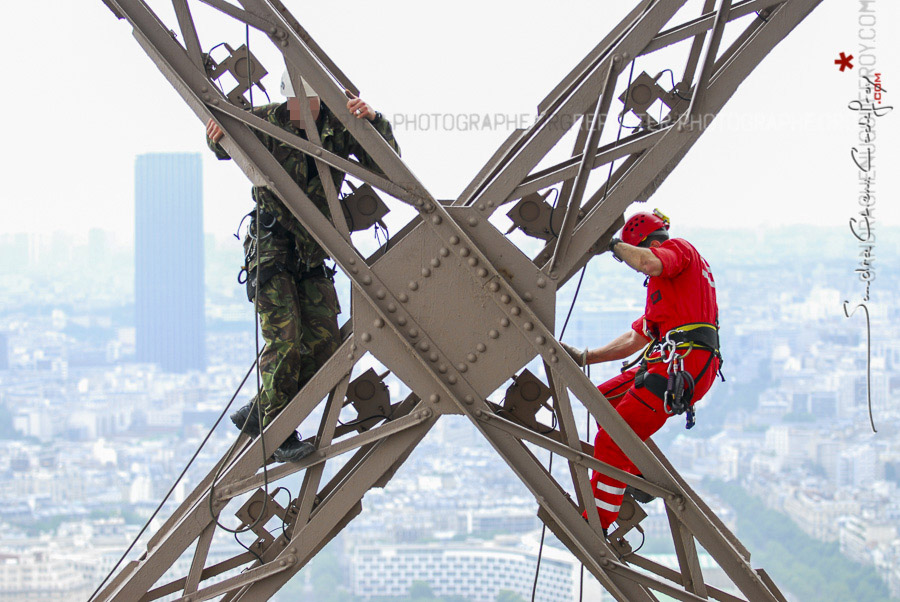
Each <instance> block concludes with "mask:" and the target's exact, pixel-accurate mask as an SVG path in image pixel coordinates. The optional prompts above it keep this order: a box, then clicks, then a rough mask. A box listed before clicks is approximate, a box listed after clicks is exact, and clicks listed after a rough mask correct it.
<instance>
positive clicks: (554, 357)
mask: <svg viewBox="0 0 900 602" xmlns="http://www.w3.org/2000/svg"><path fill="white" fill-rule="evenodd" d="M558 361H559V356H557V355H552V356H550V363H551V364H555V363H556V362H558Z"/></svg>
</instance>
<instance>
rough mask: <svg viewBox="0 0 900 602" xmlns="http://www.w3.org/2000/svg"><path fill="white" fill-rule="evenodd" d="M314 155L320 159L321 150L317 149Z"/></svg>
mask: <svg viewBox="0 0 900 602" xmlns="http://www.w3.org/2000/svg"><path fill="white" fill-rule="evenodd" d="M314 154H315V155H316V156H317V157H321V156H322V149H321V148H317V149H316V150H315V151H314Z"/></svg>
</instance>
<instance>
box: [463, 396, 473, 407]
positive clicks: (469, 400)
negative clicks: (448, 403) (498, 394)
mask: <svg viewBox="0 0 900 602" xmlns="http://www.w3.org/2000/svg"><path fill="white" fill-rule="evenodd" d="M463 401H465V402H466V403H467V404H468V405H472V404H473V403H475V398H474V397H472V396H471V395H466V398H465V399H463Z"/></svg>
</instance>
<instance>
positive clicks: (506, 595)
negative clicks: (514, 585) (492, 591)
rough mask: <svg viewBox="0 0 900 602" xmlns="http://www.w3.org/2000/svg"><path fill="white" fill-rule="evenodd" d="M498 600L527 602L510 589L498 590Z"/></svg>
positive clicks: (501, 601)
mask: <svg viewBox="0 0 900 602" xmlns="http://www.w3.org/2000/svg"><path fill="white" fill-rule="evenodd" d="M497 602H525V598H523V597H522V596H520V595H519V594H517V593H516V592H513V591H510V590H508V589H501V590H500V591H499V592H497Z"/></svg>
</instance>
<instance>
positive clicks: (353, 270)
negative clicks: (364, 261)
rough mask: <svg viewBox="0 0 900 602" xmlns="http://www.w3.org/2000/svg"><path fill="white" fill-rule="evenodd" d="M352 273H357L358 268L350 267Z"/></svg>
mask: <svg viewBox="0 0 900 602" xmlns="http://www.w3.org/2000/svg"><path fill="white" fill-rule="evenodd" d="M350 272H351V273H352V274H359V268H350Z"/></svg>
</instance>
